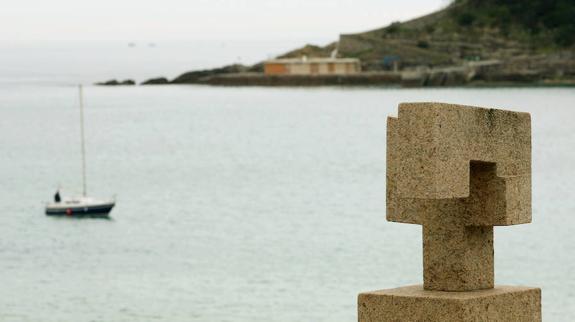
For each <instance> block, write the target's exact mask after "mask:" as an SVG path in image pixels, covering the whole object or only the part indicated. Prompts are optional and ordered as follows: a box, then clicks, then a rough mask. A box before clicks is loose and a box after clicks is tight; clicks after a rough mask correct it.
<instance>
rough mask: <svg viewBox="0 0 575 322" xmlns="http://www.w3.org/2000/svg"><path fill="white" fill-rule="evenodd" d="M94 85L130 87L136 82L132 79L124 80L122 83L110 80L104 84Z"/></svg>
mask: <svg viewBox="0 0 575 322" xmlns="http://www.w3.org/2000/svg"><path fill="white" fill-rule="evenodd" d="M96 85H99V86H132V85H136V82H135V81H134V80H132V79H125V80H123V81H118V80H116V79H110V80H108V81H105V82H98V83H96Z"/></svg>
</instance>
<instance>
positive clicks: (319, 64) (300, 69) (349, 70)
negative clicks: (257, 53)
mask: <svg viewBox="0 0 575 322" xmlns="http://www.w3.org/2000/svg"><path fill="white" fill-rule="evenodd" d="M359 72H361V62H360V60H359V59H357V58H307V57H306V56H303V57H302V58H301V59H300V58H280V59H272V60H268V61H266V62H264V73H265V74H266V75H351V74H358V73H359Z"/></svg>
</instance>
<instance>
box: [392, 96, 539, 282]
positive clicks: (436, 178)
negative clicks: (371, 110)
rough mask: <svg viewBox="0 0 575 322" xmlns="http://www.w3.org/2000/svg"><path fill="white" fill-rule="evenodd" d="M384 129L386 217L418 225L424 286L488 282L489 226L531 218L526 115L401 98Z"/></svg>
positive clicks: (490, 257)
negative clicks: (386, 130) (393, 116)
mask: <svg viewBox="0 0 575 322" xmlns="http://www.w3.org/2000/svg"><path fill="white" fill-rule="evenodd" d="M387 133H388V138H387V140H388V141H387V144H388V147H387V219H388V220H389V221H395V222H402V223H412V224H420V225H423V252H424V255H423V258H424V287H425V289H427V290H439V291H470V290H479V289H488V288H492V287H493V285H494V264H493V226H505V225H515V224H522V223H528V222H530V221H531V120H530V116H529V114H527V113H518V112H510V111H503V110H495V109H486V108H478V107H470V106H461V105H452V104H441V103H407V104H400V106H399V117H398V118H389V119H388V132H387Z"/></svg>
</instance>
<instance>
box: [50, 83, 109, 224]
mask: <svg viewBox="0 0 575 322" xmlns="http://www.w3.org/2000/svg"><path fill="white" fill-rule="evenodd" d="M78 89H79V95H80V137H81V145H82V188H83V189H82V195H81V196H75V197H61V196H60V189H58V192H56V195H55V196H54V202H49V203H47V204H46V215H48V216H70V217H103V218H107V217H108V216H109V213H110V211H112V208H114V206H115V205H116V200H115V197H114V198H109V199H103V200H101V199H96V198H92V197H88V192H87V190H88V189H87V184H86V140H85V137H84V98H83V91H82V85H80V86H79V88H78Z"/></svg>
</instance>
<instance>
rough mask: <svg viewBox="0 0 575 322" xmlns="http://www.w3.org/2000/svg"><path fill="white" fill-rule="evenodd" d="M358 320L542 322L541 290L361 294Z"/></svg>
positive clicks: (399, 290)
mask: <svg viewBox="0 0 575 322" xmlns="http://www.w3.org/2000/svg"><path fill="white" fill-rule="evenodd" d="M358 317H359V322H388V321H389V322H412V321H413V322H416V321H417V322H423V321H425V322H451V321H453V322H461V321H466V322H472V321H473V322H480V321H481V322H484V321H489V322H510V321H513V322H541V290H540V289H538V288H529V287H512V286H498V287H496V288H494V289H489V290H481V291H473V292H440V291H426V290H424V289H423V287H422V286H420V285H419V286H408V287H402V288H396V289H390V290H383V291H375V292H368V293H362V294H360V295H359V298H358Z"/></svg>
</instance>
